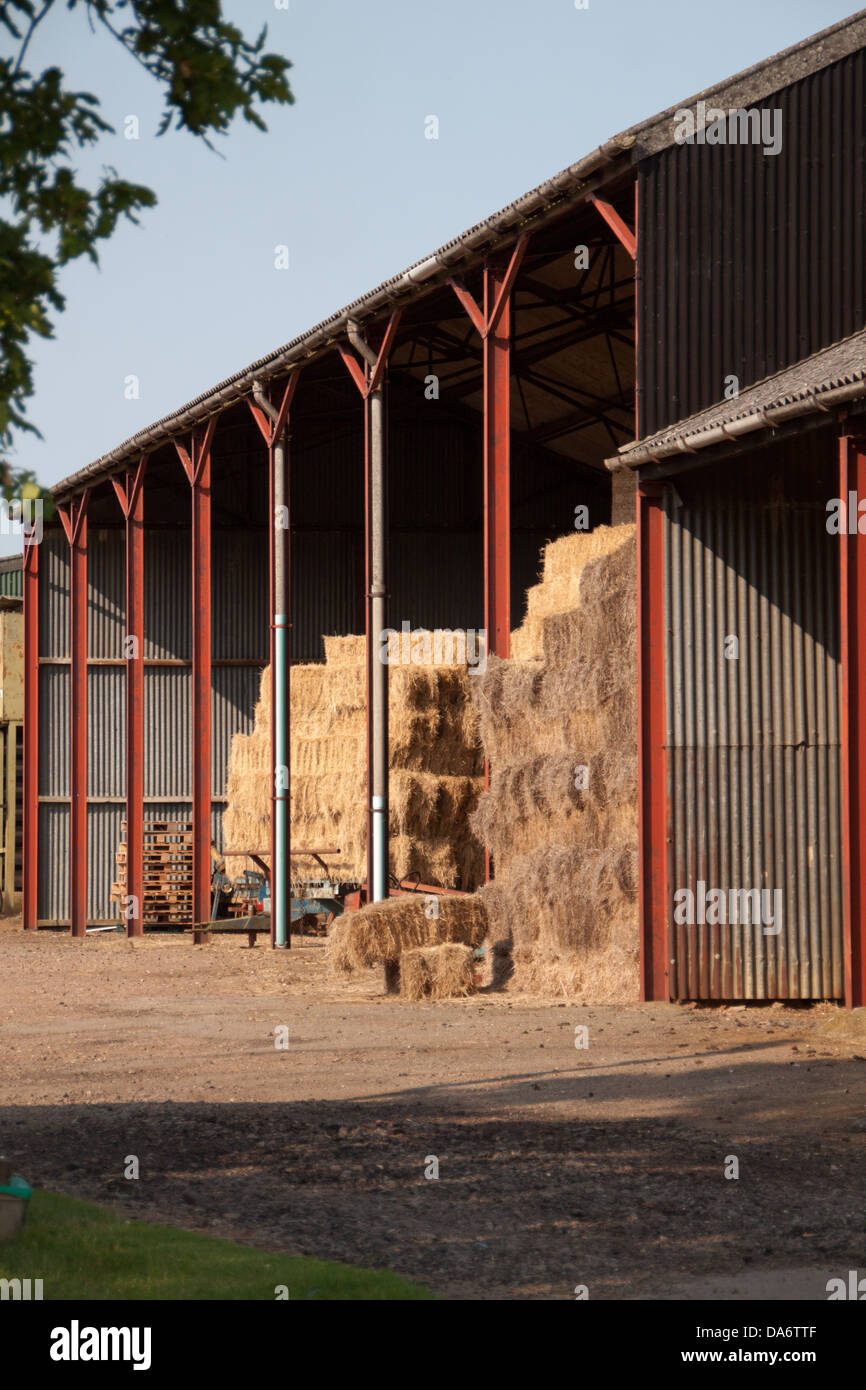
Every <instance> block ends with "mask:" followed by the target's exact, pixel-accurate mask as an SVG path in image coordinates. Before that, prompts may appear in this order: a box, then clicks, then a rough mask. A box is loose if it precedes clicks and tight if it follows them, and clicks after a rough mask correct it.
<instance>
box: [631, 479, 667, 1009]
mask: <svg viewBox="0 0 866 1390" xmlns="http://www.w3.org/2000/svg"><path fill="white" fill-rule="evenodd" d="M636 519H637V575H638V633H637V651H638V787H639V788H640V806H639V819H640V831H639V836H640V839H639V854H640V924H641V997H642V998H643V999H655V1000H660V999H661V1000H667V999H668V998H670V994H671V985H670V979H669V968H668V961H669V957H670V951H669V943H668V923H669V906H668V904H669V894H668V829H667V825H668V806H667V751H666V748H665V626H664V509H663V488H662V486H661V484H658V483H656V484H652V483H645V484H643V485H639V486H638V490H637V518H636Z"/></svg>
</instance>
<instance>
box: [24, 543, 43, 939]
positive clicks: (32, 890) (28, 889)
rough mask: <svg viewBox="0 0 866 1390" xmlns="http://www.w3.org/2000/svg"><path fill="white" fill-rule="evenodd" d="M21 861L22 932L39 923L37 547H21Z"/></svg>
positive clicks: (33, 927)
mask: <svg viewBox="0 0 866 1390" xmlns="http://www.w3.org/2000/svg"><path fill="white" fill-rule="evenodd" d="M23 751H24V788H23V803H24V804H23V814H24V826H23V830H24V864H23V879H24V881H23V894H22V915H23V923H24V929H25V931H35V929H36V927H37V924H38V885H39V878H38V863H39V861H38V852H39V546H38V544H36V543H32V544H30V545H25V547H24V749H23Z"/></svg>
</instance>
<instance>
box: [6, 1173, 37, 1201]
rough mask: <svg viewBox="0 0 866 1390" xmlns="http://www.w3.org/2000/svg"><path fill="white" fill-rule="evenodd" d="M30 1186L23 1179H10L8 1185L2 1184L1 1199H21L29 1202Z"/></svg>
mask: <svg viewBox="0 0 866 1390" xmlns="http://www.w3.org/2000/svg"><path fill="white" fill-rule="evenodd" d="M31 1195H32V1194H31V1190H30V1184H29V1183H26V1182H25V1181H24V1179H23V1178H15V1177H13V1178H10V1179H9V1181H8V1183H0V1197H20V1198H21V1199H22V1201H24V1202H29V1201H30V1197H31Z"/></svg>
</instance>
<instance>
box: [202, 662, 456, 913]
mask: <svg viewBox="0 0 866 1390" xmlns="http://www.w3.org/2000/svg"><path fill="white" fill-rule="evenodd" d="M418 636H419V634H413V637H414V638H417V637H418ZM423 636H424V637H425V638H426V639H428V641H427V644H426V650H425V646H424V644H423V643H420V644H417V643H416V646H415V647H414V649H413V650H414V652H415V655H416V656H417V655H418V654H419V652H420V654H421V655H422V656H429V658H430V661H429V664H426V665H422V664H419V663H417V662H415V661H412V662H411V663H408V664H393V663H392V664H390V667H389V711H388V714H389V734H390V748H391V777H390V833H391V846H390V848H391V871H392V873H394V874H395V875H396V876H397V878H398V879H403V878H406V877H407V876H408V875H410V874H413V875H414V874H418V875H419V876H420V879H421V881H422V882H424V883H432V884H437V885H440V886H441V887H445V888H464V889H470V888H474V887H476V886H477V884H478V883H479V882H480V880H481V877H482V868H483V859H482V851H481V847H480V846H479V844H478V841H477V840H476V838H475V836H474V835H473V833H472V831H471V829H470V825H469V820H470V815H471V813H472V811H473V810H474V808H475V806H476V804H477V800H478V795H479V793H480V790H481V788H482V786H483V777H482V776H481V772H482V761H481V754H480V749H479V744H478V731H477V722H476V718H475V715H474V711H473V706H472V700H471V696H470V686H471V684H472V683H473V682H474V680H476V679H477V677H470V675H469V674H468V671H467V667H466V663H465V660H464V661H463V662H462V664H458V663H457V661H456V660H455V651H454V650H452V649H451V648H450V644H449V642H448V641H447V640H446V641H444V642H439V643H438V644H437V642H436V641H430V640H429V639H430V637H431V634H423ZM433 636H434V637H435V636H436V634H433ZM324 642H325V662H324V664H318V665H302V666H293V667H292V672H291V760H292V767H291V824H292V843H293V845H294V846H304V847H308V848H316V847H322V848H324V847H327V846H336V847H339V850H340V853H339V855H337V856H329V858H328V860H327V863H328V868H329V871H330V872H331V873H332V875H333V876H334V877H335V878H337V879H341V880H344V881H356V882H361V881H363V880H364V879H365V877H366V854H367V844H366V841H367V816H366V777H367V774H366V723H365V710H366V672H365V641H364V638H363V637H354V636H352V637H326V638H325V639H324ZM395 655H396V653H395ZM456 655H459V652H458V653H456ZM270 723H271V692H270V671H269V670H268V669H266V670H265V671H264V672H263V675H262V682H261V690H260V694H259V701H258V704H257V705H256V707H255V724H254V728H253V731H252V733H250V734H236V735H235V736H234V738H233V740H232V747H231V756H230V761H229V772H228V782H227V788H226V798H227V803H228V804H227V807H226V811H225V814H224V817H223V838H224V843H225V845H226V847H227V848H229V849H231V848H235V847H236V848H249V849H255V848H264V847H265V846H267V845H268V844H269V843H270V814H271V801H270V797H271V751H270ZM252 867H253V865H252V863H251V862H250V861H248V860H245V859H234V858H229V859H228V860H227V863H226V872H227V873H228V874H229V875H231V876H232V877H234V876H236V875H237V874H239V873H240V872H241V871H242V870H243V869H245V868H252ZM292 872H293V875H294V876H295V879H296V881H297V880H299V879H303V878H309V877H315V876H316V875H317V873H318V870H317V868H316V865H315V862H314V861H313V860H307V859H293V861H292Z"/></svg>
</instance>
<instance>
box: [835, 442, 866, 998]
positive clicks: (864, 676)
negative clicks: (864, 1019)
mask: <svg viewBox="0 0 866 1390" xmlns="http://www.w3.org/2000/svg"><path fill="white" fill-rule="evenodd" d="M852 493H853V494H855V496H854V498H852ZM839 496H840V498H841V499H842V500H843V502H844V503H845V511H844V515H845V518H846V521H847V523H848V525H847V528H846V530H845V531H844V532H843V533H842V534H841V535H840V536H839V546H840V575H839V578H840V603H841V633H842V644H841V645H842V651H841V657H842V660H841V665H842V727H841V738H842V876H843V877H842V888H843V895H842V902H843V906H842V927H843V942H844V982H843V983H844V991H845V1003H846V1005H847V1006H848V1008H855V1007H859V1006H862V1005H864V1004H866V714H864V707H863V706H864V701H866V639H864V636H863V634H864V632H866V537H864V536H861V534H860V532H859V530H858V529H857V528H858V522H859V516H858V510H857V499H862V498H866V439H854V438H852V437H851V436H849V435H843V436H842V437H841V439H840V440H839ZM852 501H853V502H854V510H853V515H852V513H851V508H850V505H849V504H850V503H851V502H852ZM852 525H853V527H854V534H853V535H852V534H851V527H852Z"/></svg>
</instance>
